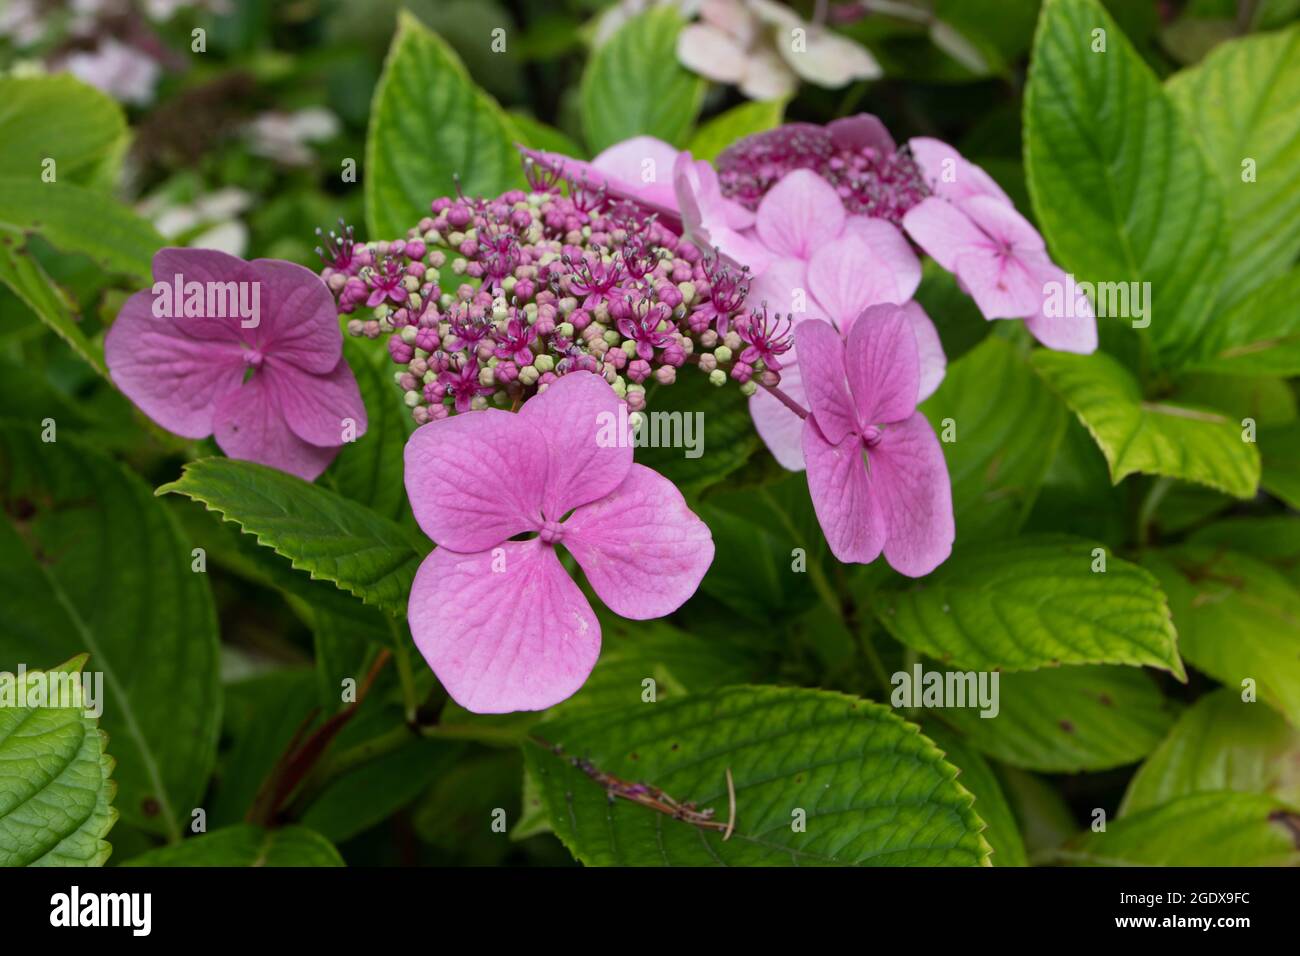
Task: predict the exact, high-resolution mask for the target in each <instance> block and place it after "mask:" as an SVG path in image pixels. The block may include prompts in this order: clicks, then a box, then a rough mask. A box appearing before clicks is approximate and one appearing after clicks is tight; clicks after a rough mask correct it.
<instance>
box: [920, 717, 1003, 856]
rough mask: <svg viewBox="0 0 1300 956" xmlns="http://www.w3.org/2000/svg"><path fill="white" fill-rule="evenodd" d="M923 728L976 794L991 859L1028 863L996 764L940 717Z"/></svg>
mask: <svg viewBox="0 0 1300 956" xmlns="http://www.w3.org/2000/svg"><path fill="white" fill-rule="evenodd" d="M921 732H922V733H923V734H925V735H926V736H927V737H929V738H930V739H931V740H933V741H934V742H935V743H936V744H938V746H939V749H940V750H942V751H943V754H944V758H945V759H946V760H947V761H948V762H949V763H950V764H952V765H953V766H954V767H956V768H957V770H958V777H957V779H958V780H959V781H960V783H961V785H962V786H963V787H965V788H966V789H967V790H969V791H970V792H971V793H972V794H973V795H974V797H975V806H974V810H975V812H976V813H977V814H979V818H980V819H981V820H983V821H984V822H985V823H987V824H988V829H986V830H985V831H984V839H986V840H988V841H989V846H991V847H992V848H993V855H992V857H991V859H990V862H991V863H992V864H993V865H994V866H1028V861H1027V860H1026V859H1025V844H1024V843H1023V841H1022V840H1021V839H1020V830H1019V828H1018V827H1017V826H1016V818H1015V816H1014V815H1013V814H1012V812H1011V806H1010V805H1009V804H1008V803H1007V798H1006V796H1005V795H1004V794H1003V793H1002V785H1001V784H1000V783H998V778H997V777H996V776H995V775H994V773H993V768H991V767H990V766H989V765H988V763H987V761H985V759H984V758H983V757H981V756H980V755H979V753H978V752H977V751H976V750H974V749H973V748H971V747H969V746H967V744H966V742H965V741H963V740H962V739H961V737H959V736H957V735H956V734H954V733H953V732H952V731H951V730H949V729H948V728H947V727H945V726H943V725H942V724H940V723H939V722H938V721H936V720H927V721H926V722H925V723H924V724H923V725H922V727H921Z"/></svg>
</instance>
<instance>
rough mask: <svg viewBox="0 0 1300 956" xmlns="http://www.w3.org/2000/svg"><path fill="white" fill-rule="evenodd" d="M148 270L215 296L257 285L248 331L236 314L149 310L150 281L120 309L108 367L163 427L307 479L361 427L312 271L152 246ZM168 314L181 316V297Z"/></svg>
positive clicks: (348, 373) (361, 412)
mask: <svg viewBox="0 0 1300 956" xmlns="http://www.w3.org/2000/svg"><path fill="white" fill-rule="evenodd" d="M153 275H154V279H155V280H156V282H159V283H165V284H167V285H169V286H171V285H173V283H174V282H175V280H176V277H177V276H180V277H181V279H182V282H183V283H194V282H197V283H202V284H204V288H205V289H220V290H221V291H222V293H223V295H224V293H225V291H226V290H228V289H229V288H238V287H239V285H241V284H251V285H244V288H245V289H255V290H256V293H257V296H258V304H259V307H258V312H259V316H258V321H257V325H256V327H250V328H244V327H243V321H244V320H242V319H241V317H240V316H239V315H238V314H229V315H227V316H224V317H221V316H209V315H197V316H186V315H184V314H176V315H173V316H171V317H167V316H163V317H159V316H156V315H155V314H154V311H155V310H154V293H153V291H152V290H149V289H146V290H144V291H142V292H137V293H136V294H135V295H133V296H131V298H129V299H128V300H127V301H126V304H125V305H124V306H122V310H121V312H119V313H118V316H117V320H116V321H115V322H114V323H113V325H112V326H111V327H110V328H109V330H108V335H107V337H106V338H105V341H104V354H105V359H106V360H107V362H108V368H109V372H110V374H111V376H112V379H113V381H114V383H115V384H116V385H117V387H118V388H120V389H121V390H122V391H123V392H124V393H125V394H126V396H127V397H128V398H130V399H131V401H133V402H135V404H136V405H137V406H139V407H140V409H141V410H143V411H144V413H145V414H146V415H148V416H149V417H150V418H152V419H153V420H154V421H155V422H157V423H158V424H159V425H161V426H162V427H163V428H166V429H167V430H168V431H171V432H175V433H176V434H177V435H181V436H183V437H185V438H206V437H207V436H209V435H215V436H216V441H217V444H218V445H219V446H220V447H221V450H222V451H224V452H225V453H226V454H227V455H229V456H230V457H231V458H241V459H245V460H248V461H256V462H260V463H262V464H264V465H270V466H271V467H273V468H279V469H280V470H281V471H286V472H289V473H290V474H294V475H298V476H299V477H301V478H305V479H306V480H308V481H311V480H313V479H315V478H316V477H317V476H318V475H319V474H320V473H321V472H322V471H324V470H325V468H326V467H327V466H328V465H329V463H330V462H331V461H333V460H334V456H335V455H336V454H338V451H339V448H340V447H341V446H342V444H343V442H344V439H345V433H352V435H351V437H356V436H360V435H362V434H364V433H365V430H366V408H365V405H364V404H363V403H362V401H361V392H360V390H359V389H358V388H357V382H356V379H355V378H354V377H353V375H352V369H351V368H350V367H349V366H348V363H347V361H346V360H345V359H344V358H343V335H342V332H341V331H340V329H339V324H338V310H337V309H336V308H335V306H334V299H333V297H332V296H331V295H330V293H329V290H328V289H327V288H326V286H325V283H324V282H322V281H321V279H320V277H319V276H317V275H316V274H315V273H313V272H311V271H310V270H308V269H304V268H303V267H302V266H299V265H295V264H294V263H292V262H281V261H278V260H275V259H257V260H255V261H253V262H244V261H243V260H242V259H237V258H235V257H234V256H230V255H226V254H225V253H224V252H216V251H214V250H208V249H161V250H159V251H158V253H157V254H156V255H155V256H154V258H153ZM230 283H235V284H236V285H235V286H229V284H230ZM249 295H250V296H251V292H250V293H249ZM204 299H205V303H206V301H208V298H207V296H206V295H205V297H204ZM159 311H161V312H166V311H167V310H159ZM172 311H173V312H175V313H180V312H182V310H181V309H180V308H179V304H178V307H177V308H176V309H173V310H172ZM220 311H223V312H228V313H236V312H237V311H238V310H237V309H230V308H225V309H221V310H220Z"/></svg>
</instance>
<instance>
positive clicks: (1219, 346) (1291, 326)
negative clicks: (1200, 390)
mask: <svg viewBox="0 0 1300 956" xmlns="http://www.w3.org/2000/svg"><path fill="white" fill-rule="evenodd" d="M1297 299H1300V269H1292V270H1291V271H1290V272H1284V273H1283V274H1282V275H1280V276H1278V277H1277V278H1275V279H1273V280H1271V281H1269V282H1266V283H1264V284H1263V285H1262V286H1260V287H1259V288H1256V289H1254V290H1253V291H1251V292H1250V293H1248V294H1247V295H1246V296H1244V297H1243V298H1242V299H1240V300H1239V301H1238V302H1237V303H1236V305H1234V306H1232V307H1231V308H1229V309H1228V310H1227V311H1226V312H1224V313H1223V314H1222V315H1220V316H1219V317H1218V318H1217V319H1216V320H1215V323H1214V326H1213V328H1212V331H1211V332H1210V334H1208V335H1207V336H1206V343H1205V346H1204V357H1203V358H1201V359H1198V360H1197V361H1196V362H1195V363H1194V365H1195V367H1196V368H1198V369H1204V370H1206V371H1211V372H1226V373H1228V374H1230V375H1300V309H1297V308H1296V307H1295V303H1296V301H1297Z"/></svg>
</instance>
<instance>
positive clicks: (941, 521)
mask: <svg viewBox="0 0 1300 956" xmlns="http://www.w3.org/2000/svg"><path fill="white" fill-rule="evenodd" d="M795 344H796V347H797V348H798V351H799V366H800V370H801V372H802V378H803V383H804V388H805V389H806V391H807V393H808V399H809V405H810V409H811V410H810V414H809V415H808V417H807V419H805V421H804V423H803V452H804V458H805V460H806V461H807V463H808V490H809V493H810V494H811V496H812V501H813V508H814V510H815V511H816V513H817V520H818V522H819V523H820V524H821V526H822V531H823V532H824V533H825V535H826V542H827V544H829V545H830V549H831V552H832V553H833V554H834V555H835V557H837V558H839V559H840V560H841V561H845V562H860V563H864V564H865V563H870V562H871V561H874V560H875V559H876V558H877V557H878V556H879V555H880V554H881V552H882V551H883V552H884V555H885V560H886V561H888V562H889V564H890V566H891V567H893V568H894V570H896V571H898V572H900V573H902V574H906V575H908V576H909V577H920V576H921V575H924V574H928V573H929V572H931V571H933V570H934V569H935V568H936V567H938V566H939V564H941V563H942V562H943V561H944V560H945V559H946V558H947V557H948V555H949V554H950V553H951V551H952V542H953V538H954V534H955V528H954V524H953V514H952V489H951V486H950V483H949V479H948V467H947V465H946V463H945V462H944V458H943V450H942V449H941V448H940V446H939V440H938V439H937V438H936V437H935V434H934V430H933V429H932V428H931V427H930V423H929V422H928V421H926V419H925V416H924V415H922V414H921V413H920V412H918V411H917V410H916V395H917V388H918V382H919V379H920V374H921V373H920V362H919V360H918V357H917V350H916V339H915V337H914V336H913V334H912V332H911V329H910V328H909V327H908V324H907V320H906V318H905V317H904V316H903V314H902V310H901V309H900V308H899V307H897V306H892V305H882V306H874V307H872V308H871V309H868V310H867V311H866V312H865V313H864V314H863V315H862V316H861V317H860V318H859V319H858V320H857V321H856V322H854V323H853V326H852V328H851V329H850V330H849V334H848V339H847V341H846V340H845V339H844V338H843V337H842V336H841V335H840V334H839V333H838V332H837V331H836V330H835V329H834V328H832V327H831V325H830V323H828V322H822V321H818V320H813V321H808V322H804V323H802V324H801V325H800V326H799V328H798V329H797V331H796V332H795Z"/></svg>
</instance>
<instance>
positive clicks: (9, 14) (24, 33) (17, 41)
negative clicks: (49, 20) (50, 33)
mask: <svg viewBox="0 0 1300 956" xmlns="http://www.w3.org/2000/svg"><path fill="white" fill-rule="evenodd" d="M39 7H40V5H39V4H38V3H37V0H9V2H8V3H5V4H0V37H9V39H11V40H12V41H13V43H14V46H17V47H26V46H31V45H32V44H34V43H39V42H40V40H41V38H42V37H44V36H45V18H44V17H43V16H41V11H40V9H39Z"/></svg>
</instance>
